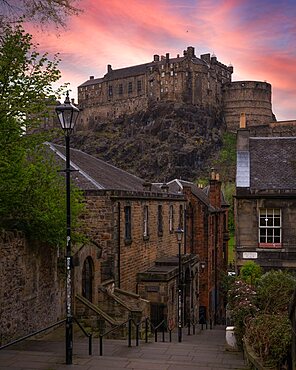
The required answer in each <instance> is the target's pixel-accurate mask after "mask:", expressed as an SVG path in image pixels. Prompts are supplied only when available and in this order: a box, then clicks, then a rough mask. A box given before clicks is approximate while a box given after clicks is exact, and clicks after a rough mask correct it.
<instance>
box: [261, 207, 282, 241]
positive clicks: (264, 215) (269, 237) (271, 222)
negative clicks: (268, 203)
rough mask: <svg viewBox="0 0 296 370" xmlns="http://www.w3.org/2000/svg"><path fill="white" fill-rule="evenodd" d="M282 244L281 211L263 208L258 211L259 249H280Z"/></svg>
mask: <svg viewBox="0 0 296 370" xmlns="http://www.w3.org/2000/svg"><path fill="white" fill-rule="evenodd" d="M281 242H282V220H281V210H280V209H278V208H264V209H260V210H259V247H261V248H280V247H281Z"/></svg>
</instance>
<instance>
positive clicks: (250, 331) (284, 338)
mask: <svg viewBox="0 0 296 370" xmlns="http://www.w3.org/2000/svg"><path fill="white" fill-rule="evenodd" d="M246 340H247V342H248V343H249V344H251V346H252V349H253V350H254V351H255V352H256V354H257V355H258V356H259V357H260V358H261V360H262V361H263V362H264V365H265V366H273V367H277V368H278V366H280V365H281V364H283V363H284V362H285V360H286V357H287V354H288V352H289V349H290V345H291V340H292V328H291V323H290V320H289V318H288V315H287V314H285V315H269V314H262V313H260V314H258V315H256V316H255V317H253V318H252V319H251V320H250V321H249V322H248V324H247V329H246Z"/></svg>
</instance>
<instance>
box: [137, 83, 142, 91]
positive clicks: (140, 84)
mask: <svg viewBox="0 0 296 370" xmlns="http://www.w3.org/2000/svg"><path fill="white" fill-rule="evenodd" d="M137 91H138V92H141V91H142V81H137Z"/></svg>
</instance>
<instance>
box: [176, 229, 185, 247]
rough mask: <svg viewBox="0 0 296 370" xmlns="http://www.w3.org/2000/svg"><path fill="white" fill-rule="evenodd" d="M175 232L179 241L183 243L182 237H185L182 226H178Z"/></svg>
mask: <svg viewBox="0 0 296 370" xmlns="http://www.w3.org/2000/svg"><path fill="white" fill-rule="evenodd" d="M175 233H176V237H177V241H178V243H181V242H182V238H183V233H184V230H183V229H181V227H178V229H177V230H176V231H175Z"/></svg>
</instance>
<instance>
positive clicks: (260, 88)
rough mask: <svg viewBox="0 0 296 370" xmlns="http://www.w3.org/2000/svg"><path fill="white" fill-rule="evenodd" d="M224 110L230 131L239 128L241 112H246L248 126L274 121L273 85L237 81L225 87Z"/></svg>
mask: <svg viewBox="0 0 296 370" xmlns="http://www.w3.org/2000/svg"><path fill="white" fill-rule="evenodd" d="M223 111H224V117H225V121H226V125H227V129H228V130H230V131H236V130H237V129H238V128H239V121H240V114H241V113H242V112H244V113H245V114H246V121H247V125H248V127H251V126H258V125H264V124H267V123H270V122H272V121H274V118H273V113H272V109H271V85H270V84H269V83H267V82H259V81H236V82H230V83H228V84H225V85H224V87H223Z"/></svg>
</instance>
